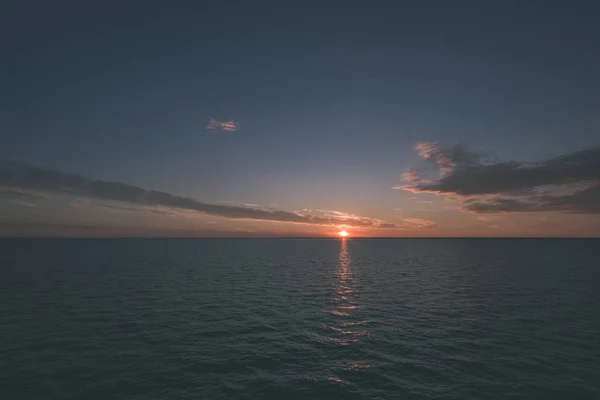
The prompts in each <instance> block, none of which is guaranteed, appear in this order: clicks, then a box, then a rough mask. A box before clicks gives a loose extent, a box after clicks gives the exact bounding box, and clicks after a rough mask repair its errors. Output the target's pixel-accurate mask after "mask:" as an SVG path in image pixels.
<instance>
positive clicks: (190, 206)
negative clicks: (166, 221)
mask: <svg viewBox="0 0 600 400" xmlns="http://www.w3.org/2000/svg"><path fill="white" fill-rule="evenodd" d="M0 186H2V187H10V188H16V189H17V190H28V191H41V192H53V193H62V194H70V195H74V196H78V197H85V198H97V199H103V200H114V201H119V202H124V203H129V204H132V205H142V206H148V207H152V208H154V209H156V208H161V207H165V208H167V209H180V210H191V211H196V212H198V213H202V214H206V215H214V216H219V217H224V218H231V219H251V220H261V221H276V222H288V223H297V224H312V225H334V226H338V225H347V226H354V227H370V228H383V227H385V228H393V227H402V226H399V225H396V224H393V223H390V222H387V221H382V220H379V219H375V218H368V217H361V216H356V215H352V214H345V213H343V212H341V211H335V212H332V213H331V214H328V215H314V214H302V213H297V212H289V211H282V210H271V209H261V208H254V207H253V208H250V207H241V206H235V205H218V204H207V203H202V202H199V201H197V200H195V199H192V198H189V197H182V196H177V195H173V194H170V193H166V192H161V191H156V190H146V189H143V188H140V187H137V186H133V185H128V184H124V183H119V182H107V181H101V180H92V179H89V178H87V177H85V176H82V175H77V174H70V173H64V172H60V171H56V170H51V169H47V168H41V167H35V166H30V165H25V164H18V163H11V162H0ZM10 190H13V189H10Z"/></svg>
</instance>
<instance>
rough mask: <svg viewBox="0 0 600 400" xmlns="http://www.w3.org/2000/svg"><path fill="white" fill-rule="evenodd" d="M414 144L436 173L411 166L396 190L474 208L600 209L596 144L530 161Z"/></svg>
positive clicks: (599, 153)
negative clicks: (489, 157) (497, 159)
mask: <svg viewBox="0 0 600 400" xmlns="http://www.w3.org/2000/svg"><path fill="white" fill-rule="evenodd" d="M415 149H416V150H417V151H418V153H419V155H420V156H421V157H422V158H424V159H425V160H426V161H427V162H428V163H429V164H430V165H431V166H432V167H433V170H434V171H435V172H437V173H438V177H437V178H436V179H427V178H426V174H427V170H419V169H414V170H411V171H409V172H406V173H404V174H403V175H402V180H403V183H402V184H401V185H399V186H396V189H402V190H406V191H410V192H412V193H415V194H422V193H430V194H435V195H440V196H445V197H446V198H449V199H452V200H459V201H460V202H462V204H463V208H462V209H463V210H464V211H470V212H475V213H497V212H552V211H557V212H565V213H577V214H599V213H600V147H593V148H589V149H584V150H580V151H576V152H572V153H568V154H565V155H561V156H557V157H552V158H548V159H546V160H542V161H538V162H531V163H525V162H517V161H509V162H495V161H487V160H486V156H485V155H484V154H480V153H476V152H472V151H469V150H468V149H466V148H465V147H464V146H461V145H454V146H451V147H442V146H440V145H439V144H438V143H436V142H420V143H418V144H417V145H416V146H415Z"/></svg>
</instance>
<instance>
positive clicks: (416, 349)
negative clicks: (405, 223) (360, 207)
mask: <svg viewBox="0 0 600 400" xmlns="http://www.w3.org/2000/svg"><path fill="white" fill-rule="evenodd" d="M0 398H2V399H7V400H17V399H102V400H108V399H140V400H141V399H144V400H145V399H275V400H276V399H284V400H291V399H545V400H546V399H600V241H599V240H562V239H560V240H559V239H553V240H493V239H492V240H489V239H479V240H477V239H475V240H457V239H432V240H428V239H410V240H409V239H398V240H384V239H382V240H359V239H348V240H344V241H342V240H318V239H316V240H312V239H311V240H307V239H297V240H292V239H272V240H268V239H264V240H258V239H247V240H244V239H241V240H239V239H238V240H229V239H221V240H179V239H175V240H127V239H121V240H112V239H111V240H107V239H104V240H102V239H99V240H87V239H73V240H65V239H58V240H47V239H46V240H44V239H18V240H2V241H0Z"/></svg>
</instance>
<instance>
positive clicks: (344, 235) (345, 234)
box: [338, 231, 348, 237]
mask: <svg viewBox="0 0 600 400" xmlns="http://www.w3.org/2000/svg"><path fill="white" fill-rule="evenodd" d="M338 234H339V235H340V237H346V236H348V232H346V231H340V232H339V233H338Z"/></svg>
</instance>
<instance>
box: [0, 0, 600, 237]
mask: <svg viewBox="0 0 600 400" xmlns="http://www.w3.org/2000/svg"><path fill="white" fill-rule="evenodd" d="M12 3H13V4H11V5H8V9H4V10H3V12H2V16H0V31H1V33H2V37H3V38H4V39H3V49H4V50H3V57H2V58H3V62H2V63H1V64H0V72H1V76H0V80H1V81H2V88H3V90H2V91H1V92H0V101H1V103H0V104H1V106H2V107H1V108H0V139H1V141H0V143H1V144H2V145H1V146H0V160H2V161H1V163H0V235H8V236H10V235H68V236H306V235H308V236H315V235H316V236H321V235H325V236H329V235H335V234H336V233H337V232H338V231H339V230H340V229H343V228H346V229H347V230H348V231H349V232H350V234H351V235H353V236H600V148H599V147H598V146H599V144H600V74H598V71H600V50H599V48H598V42H599V39H600V24H598V21H600V6H599V5H598V4H599V3H598V2H592V1H590V2H586V1H578V2H571V3H569V2H565V1H562V2H555V1H527V2H524V1H502V2H500V1H497V2H481V1H452V2H450V1H447V2H442V1H401V2H400V1H381V2H375V3H376V4H377V7H375V6H374V5H375V3H374V2H366V1H343V2H341V1H340V2H308V1H307V2H295V3H296V4H294V5H290V4H287V3H286V2H281V1H279V2H269V3H266V2H242V1H238V2H227V1H210V2H189V4H187V5H182V4H179V5H172V4H170V3H168V2H164V1H144V2H123V1H119V2H110V1H108V2H107V1H104V2H97V3H95V4H91V3H90V2H81V1H77V2H75V1H73V2H70V1H69V2H66V1H52V2H50V1H22V2H12ZM57 171H59V172H57ZM74 175H77V176H83V177H85V179H84V178H81V179H80V178H74ZM152 191H155V192H152ZM157 192H161V193H157ZM163 192H164V193H163Z"/></svg>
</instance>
